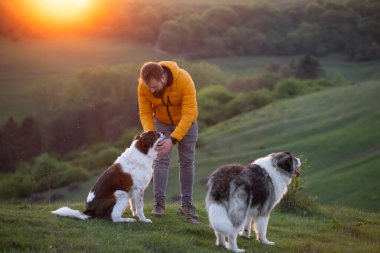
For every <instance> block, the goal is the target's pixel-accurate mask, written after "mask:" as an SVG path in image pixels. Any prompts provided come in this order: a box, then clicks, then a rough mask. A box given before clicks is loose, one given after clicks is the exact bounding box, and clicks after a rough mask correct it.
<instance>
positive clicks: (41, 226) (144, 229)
mask: <svg viewBox="0 0 380 253" xmlns="http://www.w3.org/2000/svg"><path fill="white" fill-rule="evenodd" d="M65 204H67V203H65ZM61 205H62V203H59V204H58V203H57V204H54V205H15V204H4V203H0V245H1V249H2V251H4V252H131V253H132V252H133V253H142V252H155V253H168V252H182V253H187V252H189V253H193V252H202V253H217V252H228V251H226V250H224V249H221V248H218V247H216V246H215V244H214V242H215V236H214V233H213V231H212V229H211V228H210V227H209V226H208V220H207V216H206V212H205V210H204V207H203V206H201V205H198V207H199V210H200V215H201V222H202V224H200V225H193V224H190V223H188V222H186V221H185V219H184V218H183V217H181V216H180V215H179V211H178V206H176V205H169V206H168V209H167V213H166V215H165V216H164V217H163V218H161V219H160V218H155V217H149V215H148V217H149V218H152V221H153V224H143V223H129V224H114V223H111V222H109V221H106V220H88V221H78V220H73V219H70V218H62V217H57V216H54V215H52V214H50V211H52V210H55V209H56V208H57V207H59V206H61ZM69 205H70V206H71V207H74V208H77V209H83V208H84V205H83V204H74V203H69ZM150 209H151V206H146V208H145V212H146V213H148V212H149V211H150ZM128 211H129V210H128ZM129 215H130V212H128V213H127V214H126V215H125V217H128V216H129ZM379 238H380V215H379V214H374V213H363V212H359V211H354V210H352V209H346V208H324V209H323V211H322V213H321V214H320V215H315V216H311V217H300V216H296V215H293V214H285V213H280V212H274V213H272V215H271V220H270V222H269V226H268V239H270V240H272V241H275V242H276V244H275V245H274V246H264V245H261V244H259V243H258V242H256V241H255V240H254V239H252V238H251V239H243V238H239V239H238V245H239V247H240V248H244V249H246V252H248V253H249V252H268V253H269V252H272V253H276V252H277V253H278V252H281V253H286V252H291V253H295V252H302V253H307V252H330V253H332V252H346V253H349V252H352V253H354V252H355V253H356V252H373V253H375V252H379Z"/></svg>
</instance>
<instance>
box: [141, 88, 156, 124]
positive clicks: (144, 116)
mask: <svg viewBox="0 0 380 253" xmlns="http://www.w3.org/2000/svg"><path fill="white" fill-rule="evenodd" d="M137 97H138V101H139V116H140V122H141V125H142V128H143V129H144V131H154V123H153V107H152V103H151V102H150V101H149V100H148V98H147V97H146V94H145V91H144V84H143V83H142V81H140V82H139V86H138V94H137Z"/></svg>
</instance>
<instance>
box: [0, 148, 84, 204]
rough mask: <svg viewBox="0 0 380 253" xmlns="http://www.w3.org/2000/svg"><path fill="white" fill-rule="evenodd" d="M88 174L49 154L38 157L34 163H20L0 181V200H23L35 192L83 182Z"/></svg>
mask: <svg viewBox="0 0 380 253" xmlns="http://www.w3.org/2000/svg"><path fill="white" fill-rule="evenodd" d="M89 177H90V173H89V172H88V171H86V170H84V169H83V168H81V167H72V166H71V165H70V164H68V163H64V162H61V161H58V160H57V159H56V158H54V157H52V156H51V155H49V154H46V153H45V154H42V155H40V156H38V157H37V158H36V159H35V161H34V163H22V164H20V166H19V167H18V168H17V171H16V172H15V173H13V174H9V175H7V176H6V177H5V178H3V179H2V180H1V181H0V198H1V199H14V198H25V197H28V196H30V195H32V194H33V193H35V192H40V191H45V190H50V189H53V188H57V187H60V186H63V185H66V184H69V183H72V182H77V181H83V180H85V179H87V178H89Z"/></svg>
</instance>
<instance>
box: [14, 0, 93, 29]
mask: <svg viewBox="0 0 380 253" xmlns="http://www.w3.org/2000/svg"><path fill="white" fill-rule="evenodd" d="M15 2H16V3H17V5H13V8H12V9H13V12H14V13H15V16H18V17H19V18H20V20H22V21H23V22H26V23H28V24H29V25H32V26H33V27H36V28H39V29H40V30H54V29H66V28H70V27H71V28H72V27H81V26H84V25H85V23H86V22H91V21H90V19H91V18H93V17H92V16H91V15H92V14H93V11H94V9H95V8H96V4H95V2H97V0H15ZM16 6H17V7H16ZM14 7H16V8H14ZM16 10H17V11H16Z"/></svg>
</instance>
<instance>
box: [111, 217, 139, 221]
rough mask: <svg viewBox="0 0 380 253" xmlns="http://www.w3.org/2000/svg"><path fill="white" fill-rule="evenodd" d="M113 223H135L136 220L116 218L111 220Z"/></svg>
mask: <svg viewBox="0 0 380 253" xmlns="http://www.w3.org/2000/svg"><path fill="white" fill-rule="evenodd" d="M112 221H113V222H136V219H132V218H117V219H112Z"/></svg>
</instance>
